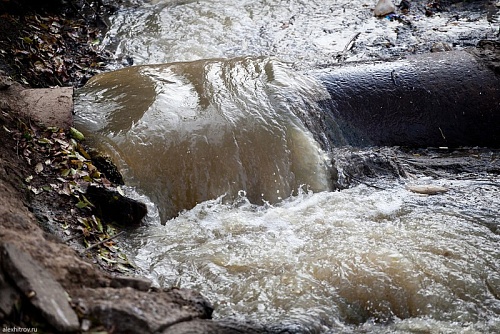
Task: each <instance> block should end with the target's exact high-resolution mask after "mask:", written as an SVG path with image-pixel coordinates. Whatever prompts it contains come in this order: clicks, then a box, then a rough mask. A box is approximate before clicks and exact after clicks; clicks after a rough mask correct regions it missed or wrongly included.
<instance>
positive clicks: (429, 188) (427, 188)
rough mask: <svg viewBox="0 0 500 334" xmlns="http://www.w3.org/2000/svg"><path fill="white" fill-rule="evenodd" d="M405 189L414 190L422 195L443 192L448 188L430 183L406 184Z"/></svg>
mask: <svg viewBox="0 0 500 334" xmlns="http://www.w3.org/2000/svg"><path fill="white" fill-rule="evenodd" d="M406 189H408V190H409V191H411V192H414V193H417V194H423V195H436V194H442V193H445V192H447V191H448V190H449V189H448V188H446V187H442V186H435V185H431V184H428V185H413V186H406Z"/></svg>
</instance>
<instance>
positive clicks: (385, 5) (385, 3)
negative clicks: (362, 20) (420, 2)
mask: <svg viewBox="0 0 500 334" xmlns="http://www.w3.org/2000/svg"><path fill="white" fill-rule="evenodd" d="M395 10H396V6H394V4H393V3H392V1H391V0H379V2H378V3H377V5H376V6H375V9H374V10H373V13H374V14H375V16H385V15H387V14H390V13H394V11H395Z"/></svg>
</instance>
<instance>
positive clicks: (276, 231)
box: [76, 0, 500, 333]
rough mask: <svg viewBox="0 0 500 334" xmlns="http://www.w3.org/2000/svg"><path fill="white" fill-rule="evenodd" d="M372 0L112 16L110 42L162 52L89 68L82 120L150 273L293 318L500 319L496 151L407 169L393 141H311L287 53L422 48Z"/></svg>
mask: <svg viewBox="0 0 500 334" xmlns="http://www.w3.org/2000/svg"><path fill="white" fill-rule="evenodd" d="M370 8H371V4H369V5H367V3H365V2H363V1H307V2H306V1H278V0H275V1H159V2H158V3H156V4H150V5H145V6H142V7H139V8H134V9H129V10H127V11H124V12H122V13H119V14H118V15H117V16H116V17H114V18H113V21H112V26H111V30H110V33H109V34H108V36H107V38H106V41H107V43H108V44H107V46H108V47H109V48H114V49H115V51H116V55H117V57H118V58H123V59H125V58H127V57H130V59H133V60H134V61H135V63H136V64H152V63H168V64H164V65H143V66H137V67H128V68H124V69H121V70H118V71H114V72H109V73H105V74H102V75H99V76H97V77H95V78H94V79H92V80H91V81H90V82H89V83H88V84H87V85H86V86H85V87H84V88H82V89H81V90H79V92H78V99H77V104H76V123H77V126H78V127H79V128H80V129H82V130H83V131H85V132H86V133H87V134H88V136H89V137H90V138H91V140H93V142H94V143H95V145H98V146H99V147H100V148H101V149H102V150H103V151H105V152H107V153H108V154H109V155H111V157H112V158H113V159H114V161H115V162H116V163H117V165H118V166H119V168H120V169H121V171H122V173H123V174H124V176H125V179H126V182H127V184H128V185H129V188H127V189H128V190H129V191H130V192H131V194H133V195H134V196H137V193H140V194H143V195H144V196H142V197H141V198H143V199H144V200H146V201H148V204H149V207H150V215H149V218H148V220H147V222H146V223H145V225H144V226H143V227H141V228H140V229H138V230H137V231H134V232H131V233H130V234H129V235H128V236H127V240H128V242H127V245H126V247H127V250H128V252H129V255H130V257H131V258H132V259H133V260H134V261H135V263H136V264H137V265H138V266H139V267H140V269H141V270H142V271H143V272H144V274H145V275H147V276H148V277H150V278H151V279H153V281H154V282H155V284H156V285H158V286H162V287H170V286H180V287H186V288H194V289H197V290H199V291H201V292H202V294H203V295H205V296H206V297H207V298H208V299H209V300H211V301H212V302H213V304H214V306H215V309H216V311H215V317H219V318H226V317H235V318H238V319H247V320H254V321H257V322H262V323H271V324H276V326H278V327H277V328H282V329H285V328H286V329H289V330H291V331H292V332H299V333H494V332H500V320H499V319H500V248H499V246H498V245H499V242H500V230H499V226H500V210H499V209H498V208H499V207H500V196H499V195H500V194H499V192H500V191H499V187H500V177H499V174H498V170H499V169H498V165H499V162H498V153H495V152H491V151H488V150H471V153H469V154H468V157H467V158H468V159H472V160H473V161H475V164H476V168H475V169H474V171H473V172H470V171H467V170H465V169H461V170H460V171H457V172H454V173H453V172H446V171H442V170H441V169H440V168H439V164H433V165H432V164H429V165H432V166H434V167H432V166H431V167H429V168H422V166H420V168H417V167H416V166H417V165H415V163H414V162H412V161H413V160H412V158H411V155H410V156H408V155H404V157H402V156H399V155H398V154H399V153H398V150H396V149H390V148H389V149H388V151H389V152H390V153H388V154H386V153H384V151H383V150H382V151H381V150H379V149H365V150H362V151H358V150H356V149H354V148H343V149H337V148H334V147H332V146H335V143H330V144H331V146H330V147H325V145H323V148H322V147H321V145H320V144H318V143H317V142H316V140H315V139H314V138H317V137H321V134H320V133H319V134H318V133H311V132H309V131H308V130H307V128H306V126H305V125H304V123H303V122H304V120H306V121H307V117H310V115H314V114H317V113H320V112H321V107H320V104H319V103H318V102H319V101H322V100H324V99H325V98H327V93H326V92H325V89H324V87H322V86H321V85H320V84H319V83H318V82H317V81H315V80H314V78H311V77H308V76H307V75H305V74H303V73H301V72H300V71H298V69H303V68H308V67H310V66H312V65H318V64H322V65H325V64H328V63H331V62H336V61H338V60H339V59H340V60H344V59H351V60H352V59H365V58H366V57H372V56H373V55H372V53H373V52H375V51H377V52H378V51H380V50H381V49H382V48H386V46H387V43H389V44H391V43H392V45H393V46H394V47H393V48H391V51H390V52H389V53H391V52H392V53H394V54H398V53H400V52H402V51H403V50H408V49H411V48H419V47H421V46H419V43H418V41H417V40H415V39H412V38H406V39H405V38H403V36H406V37H408V31H406V32H405V29H407V28H408V27H407V25H405V23H404V22H403V23H402V22H401V21H397V20H396V21H389V20H386V19H376V18H373V17H372V14H371V12H370ZM483 14H484V15H483ZM483 14H482V12H479V13H478V14H477V15H476V16H474V17H475V21H472V22H473V23H474V24H472V23H471V21H463V22H461V24H460V25H459V26H457V25H454V24H450V22H451V21H450V17H447V15H448V14H447V13H443V14H442V15H439V16H435V17H432V18H428V19H427V20H424V17H420V16H418V15H417V14H412V15H413V16H411V19H412V20H414V22H413V27H412V29H414V31H419V34H418V36H420V37H421V38H424V39H425V38H427V40H426V41H427V42H429V41H430V42H433V41H434V38H436V39H438V40H441V41H443V40H444V41H447V40H448V39H452V38H454V37H456V36H457V35H458V36H470V35H471V34H472V35H474V34H483V35H484V36H488V34H492V32H494V31H496V30H495V28H493V27H492V19H491V17H492V15H491V13H490V14H488V15H489V16H488V15H486V14H485V13H483ZM493 16H494V15H493ZM493 22H494V21H493ZM454 29H455V30H454ZM426 31H434V32H435V34H434V35H431V34H430V33H426ZM450 31H454V35H453V34H451V33H450ZM358 33H359V34H358ZM356 36H357V37H356ZM436 36H437V37H436ZM354 37H356V38H355V39H356V41H357V43H358V44H357V46H355V47H354V46H352V45H350V44H351V42H352V41H353V38H354ZM413 38H415V37H413ZM469 41H471V40H470V39H469ZM464 43H466V42H464ZM471 43H472V42H471ZM426 45H428V44H426ZM458 46H460V45H458ZM384 52H386V51H384ZM172 62H175V63H172ZM306 110H307V112H306ZM313 121H314V120H311V122H313ZM324 149H326V151H325V150H324ZM414 157H418V155H417V154H415V155H414ZM443 157H444V154H443V153H436V154H435V156H433V157H432V158H429V160H428V161H441V160H440V159H442V158H443ZM381 161H382V162H384V163H381ZM457 161H459V162H460V161H464V160H457ZM370 166H371V167H370ZM377 166H378V167H377ZM381 166H383V167H384V168H381ZM366 175H368V176H370V178H367V177H366ZM353 180H354V181H356V182H354V183H352V182H353ZM349 183H351V186H350V187H349V188H347V189H343V190H340V191H335V190H334V188H335V185H338V184H343V185H348V184H349ZM414 184H421V185H433V186H436V185H438V186H444V187H446V188H447V189H449V190H448V191H447V192H444V193H439V194H437V195H433V196H423V195H418V194H416V193H413V192H411V191H410V190H409V189H408V187H407V186H408V185H414ZM149 199H150V200H151V202H149Z"/></svg>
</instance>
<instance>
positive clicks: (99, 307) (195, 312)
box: [75, 288, 213, 333]
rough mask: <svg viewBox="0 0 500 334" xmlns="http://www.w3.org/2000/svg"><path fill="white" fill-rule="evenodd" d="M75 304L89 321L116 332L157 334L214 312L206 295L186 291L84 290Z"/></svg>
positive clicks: (205, 317)
mask: <svg viewBox="0 0 500 334" xmlns="http://www.w3.org/2000/svg"><path fill="white" fill-rule="evenodd" d="M75 302H76V304H77V306H78V307H79V308H80V309H81V310H84V313H85V314H84V315H85V317H86V318H91V319H96V320H97V321H98V322H99V323H100V324H102V325H104V326H105V327H107V328H108V329H111V328H112V329H113V331H114V332H116V333H156V332H160V331H163V330H164V329H166V328H167V327H169V326H172V325H174V324H176V323H179V322H183V321H188V320H192V319H209V318H211V316H212V312H213V307H212V305H211V304H210V303H209V302H208V301H207V300H206V299H205V298H204V297H203V296H201V295H200V294H199V293H197V292H194V291H191V290H186V289H172V290H169V291H155V292H144V291H138V290H134V289H132V288H123V289H113V288H100V289H83V290H82V291H81V296H80V297H79V298H78V299H76V301H75Z"/></svg>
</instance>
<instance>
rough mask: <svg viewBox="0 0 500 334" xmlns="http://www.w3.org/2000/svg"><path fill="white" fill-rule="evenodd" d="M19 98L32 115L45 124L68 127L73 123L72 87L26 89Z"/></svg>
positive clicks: (30, 115)
mask: <svg viewBox="0 0 500 334" xmlns="http://www.w3.org/2000/svg"><path fill="white" fill-rule="evenodd" d="M19 98H20V100H21V101H22V102H24V104H25V109H24V110H29V114H28V115H27V116H29V117H33V118H34V119H36V120H38V121H39V122H41V123H42V124H44V125H46V126H57V127H60V128H62V129H68V128H70V127H71V126H72V125H73V88H72V87H56V88H39V89H26V90H23V91H22V92H21V94H20V95H19Z"/></svg>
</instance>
